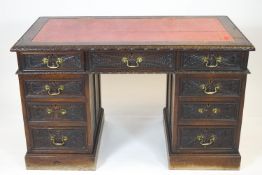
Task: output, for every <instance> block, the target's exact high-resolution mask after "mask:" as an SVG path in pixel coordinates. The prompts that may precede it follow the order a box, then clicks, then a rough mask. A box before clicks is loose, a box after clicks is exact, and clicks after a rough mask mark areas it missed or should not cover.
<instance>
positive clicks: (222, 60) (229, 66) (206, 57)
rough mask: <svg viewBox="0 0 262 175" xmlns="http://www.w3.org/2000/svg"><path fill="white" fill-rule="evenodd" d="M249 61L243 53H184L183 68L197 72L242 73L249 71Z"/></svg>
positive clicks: (182, 56)
mask: <svg viewBox="0 0 262 175" xmlns="http://www.w3.org/2000/svg"><path fill="white" fill-rule="evenodd" d="M245 57H246V58H245ZM247 59H248V58H247V56H246V54H245V53H243V52H183V53H182V54H181V68H182V69H184V70H196V71H197V70H199V71H201V70H204V71H208V70H210V71H212V70H216V71H219V70H220V71H224V70H225V71H240V70H246V69H247Z"/></svg>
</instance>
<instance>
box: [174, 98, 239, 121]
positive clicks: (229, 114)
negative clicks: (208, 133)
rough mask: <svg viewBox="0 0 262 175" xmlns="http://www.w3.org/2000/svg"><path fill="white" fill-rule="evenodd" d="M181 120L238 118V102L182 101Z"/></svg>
mask: <svg viewBox="0 0 262 175" xmlns="http://www.w3.org/2000/svg"><path fill="white" fill-rule="evenodd" d="M180 109H181V111H180V112H179V115H180V119H181V120H188V119H190V120H195V119H197V120H201V119H204V120H212V119H217V120H237V119H238V115H239V114H238V111H239V103H237V102H181V108H180Z"/></svg>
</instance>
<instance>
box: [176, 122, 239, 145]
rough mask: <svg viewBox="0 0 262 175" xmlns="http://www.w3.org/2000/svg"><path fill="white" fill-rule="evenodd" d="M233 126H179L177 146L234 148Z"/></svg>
mask: <svg viewBox="0 0 262 175" xmlns="http://www.w3.org/2000/svg"><path fill="white" fill-rule="evenodd" d="M234 135H235V129H234V128H223V127H221V128H220V127H219V128H211V127H210V128H205V127H203V128H194V127H181V128H179V148H181V149H200V150H210V149H217V150H221V149H224V150H225V149H226V150H229V149H230V150H231V149H233V148H234V138H235V137H234Z"/></svg>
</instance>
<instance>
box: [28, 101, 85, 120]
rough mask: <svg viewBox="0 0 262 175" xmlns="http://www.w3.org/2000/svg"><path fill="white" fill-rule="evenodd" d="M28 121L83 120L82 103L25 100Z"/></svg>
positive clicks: (83, 109)
mask: <svg viewBox="0 0 262 175" xmlns="http://www.w3.org/2000/svg"><path fill="white" fill-rule="evenodd" d="M26 106H27V111H28V118H29V121H84V120H86V110H85V109H86V108H85V104H84V103H73V102H71V103H61V102H56V103H54V102H53V103H51V102H48V103H43V102H27V105H26Z"/></svg>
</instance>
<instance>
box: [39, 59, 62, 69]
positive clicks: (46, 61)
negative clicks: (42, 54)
mask: <svg viewBox="0 0 262 175" xmlns="http://www.w3.org/2000/svg"><path fill="white" fill-rule="evenodd" d="M42 62H43V64H46V66H47V67H48V68H50V69H58V68H59V67H60V66H61V65H62V63H63V62H64V60H63V59H62V58H57V59H56V61H55V62H53V63H52V64H51V65H50V63H49V58H43V59H42Z"/></svg>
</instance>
